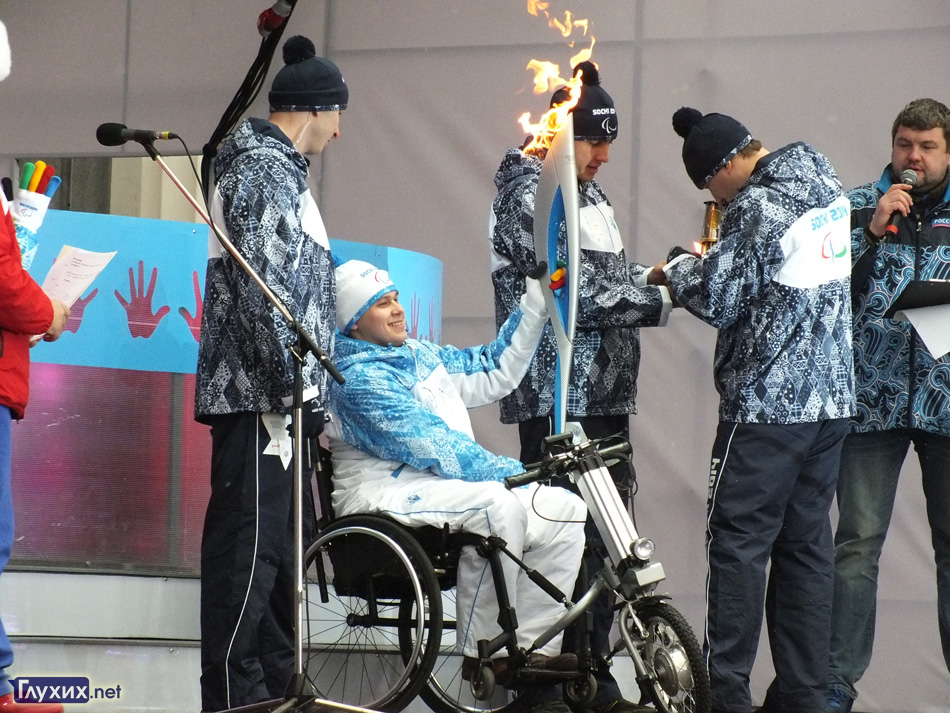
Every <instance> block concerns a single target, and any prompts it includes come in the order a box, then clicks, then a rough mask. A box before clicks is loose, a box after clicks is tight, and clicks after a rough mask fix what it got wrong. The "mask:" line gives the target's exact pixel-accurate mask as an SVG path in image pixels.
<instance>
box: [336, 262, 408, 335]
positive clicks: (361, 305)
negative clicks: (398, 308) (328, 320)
mask: <svg viewBox="0 0 950 713" xmlns="http://www.w3.org/2000/svg"><path fill="white" fill-rule="evenodd" d="M335 275H336V326H337V329H339V330H340V331H341V332H342V333H343V334H349V332H350V330H351V329H352V328H353V325H354V324H356V322H357V321H358V320H359V318H360V317H362V316H363V314H364V313H365V312H366V310H368V309H369V308H370V307H372V306H373V305H374V304H375V303H376V300H378V299H379V298H380V297H382V296H383V295H385V294H387V293H388V292H395V291H396V286H395V285H394V284H393V281H392V280H390V279H389V273H388V272H386V271H385V270H378V269H376V267H375V266H374V265H370V264H369V263H368V262H363V261H362V260H348V261H347V262H344V263H343V264H341V265H340V266H339V267H337V268H336V270H335Z"/></svg>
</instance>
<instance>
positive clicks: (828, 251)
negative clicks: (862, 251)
mask: <svg viewBox="0 0 950 713" xmlns="http://www.w3.org/2000/svg"><path fill="white" fill-rule="evenodd" d="M849 239H850V236H849ZM836 242H837V245H836V244H835V243H836ZM839 246H840V247H839ZM847 254H848V244H847V243H846V242H843V241H840V240H839V241H836V240H835V236H834V234H833V233H828V234H827V235H826V236H825V238H824V240H823V241H822V244H821V256H822V257H823V258H824V259H825V260H833V259H835V258H839V257H844V256H845V255H847Z"/></svg>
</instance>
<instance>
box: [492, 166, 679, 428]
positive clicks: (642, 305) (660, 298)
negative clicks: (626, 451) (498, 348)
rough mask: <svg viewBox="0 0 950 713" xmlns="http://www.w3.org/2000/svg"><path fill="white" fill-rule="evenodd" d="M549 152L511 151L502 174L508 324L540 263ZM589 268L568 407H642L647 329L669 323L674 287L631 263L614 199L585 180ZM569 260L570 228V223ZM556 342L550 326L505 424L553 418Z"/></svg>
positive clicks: (499, 277)
mask: <svg viewBox="0 0 950 713" xmlns="http://www.w3.org/2000/svg"><path fill="white" fill-rule="evenodd" d="M541 166H542V162H541V160H540V159H538V158H536V157H534V156H531V155H528V154H525V153H523V152H522V151H520V150H519V149H511V150H509V151H508V152H507V153H506V154H505V157H504V159H503V160H502V162H501V166H500V167H499V169H498V172H497V174H496V175H495V185H496V186H497V187H498V195H497V196H496V197H495V200H494V202H493V203H492V218H491V226H490V238H491V244H492V284H493V285H494V288H495V322H496V325H501V324H502V323H503V322H504V321H505V320H506V319H507V318H508V316H509V315H510V314H511V313H512V310H514V308H515V307H516V306H517V305H518V300H519V298H520V297H521V295H522V294H523V293H524V289H525V275H527V274H529V273H530V272H531V271H532V270H534V268H535V267H536V266H537V257H536V256H535V252H534V198H535V193H536V192H537V189H538V176H539V175H540V174H541ZM579 198H580V213H581V270H580V272H581V275H580V280H581V281H580V290H579V299H578V316H577V333H576V335H575V338H574V365H573V369H572V371H571V380H570V387H569V389H568V398H567V411H568V414H570V415H572V416H619V415H623V414H631V413H636V410H637V409H636V399H637V373H638V371H639V370H640V332H639V330H638V329H637V327H653V326H658V325H663V324H665V323H666V319H667V316H668V314H669V311H670V309H671V308H672V303H671V302H670V300H669V295H668V293H667V292H666V288H661V287H656V286H648V285H646V273H647V272H648V271H649V269H650V268H649V267H648V266H646V265H639V264H636V263H628V262H627V259H626V256H625V255H624V251H623V245H622V243H621V239H620V231H619V229H618V227H617V223H616V221H615V219H614V212H613V207H612V206H611V205H610V203H609V202H608V200H607V196H606V195H604V192H603V190H602V189H601V187H600V184H598V183H597V181H583V182H581V183H580V184H579ZM559 240H560V243H559V245H560V251H561V253H562V254H561V255H560V258H561V259H565V251H566V245H567V227H566V225H565V224H564V223H563V222H562V223H561V234H560V238H559ZM556 360H557V346H556V343H555V341H554V330H553V329H552V328H551V327H550V326H549V327H548V328H547V329H546V330H545V333H544V335H543V336H542V338H541V344H540V346H539V347H538V353H537V355H536V356H535V358H534V361H533V362H532V363H531V367H530V369H529V371H528V374H527V375H526V376H525V378H524V380H523V381H522V382H521V384H520V385H519V386H518V389H517V390H516V391H515V392H514V393H513V394H512V395H511V396H508V397H506V398H505V399H503V400H502V402H501V421H502V423H518V422H521V421H527V420H528V419H531V418H536V417H539V416H547V415H549V414H550V413H551V412H552V410H553V409H554V382H555V366H556Z"/></svg>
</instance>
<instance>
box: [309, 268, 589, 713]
mask: <svg viewBox="0 0 950 713" xmlns="http://www.w3.org/2000/svg"><path fill="white" fill-rule="evenodd" d="M336 283H337V307H336V320H337V327H338V328H339V331H340V335H338V337H337V341H336V348H335V352H334V360H335V361H336V364H337V366H338V368H339V370H340V372H341V373H342V374H343V376H344V377H345V383H343V384H342V385H339V384H335V383H334V384H332V385H331V390H330V411H331V414H332V415H331V420H330V423H329V425H328V427H327V429H326V432H327V435H328V436H329V439H330V450H331V452H332V457H333V509H334V512H335V514H336V516H337V517H341V516H344V515H351V514H355V513H382V514H385V515H387V516H389V517H391V518H393V519H394V520H396V521H398V522H400V523H402V524H404V525H407V526H410V527H421V526H423V525H434V526H436V527H443V526H445V525H446V524H447V525H448V527H449V529H450V530H451V531H453V532H458V531H464V532H471V533H475V534H479V535H482V536H485V537H487V536H490V535H496V536H498V537H501V538H502V539H503V540H505V541H506V543H507V549H508V550H509V551H510V552H512V554H514V555H515V556H516V557H519V558H520V559H522V560H523V561H524V563H525V564H526V565H527V566H528V567H530V568H531V569H534V570H537V571H538V572H540V573H541V574H543V575H544V576H545V577H546V578H547V579H548V580H550V582H551V583H552V584H554V585H555V586H556V587H557V588H558V589H560V590H561V591H562V592H566V593H570V592H571V591H572V590H573V587H574V582H575V580H576V578H577V572H578V568H579V566H580V561H581V555H582V552H583V548H584V521H585V518H586V507H585V505H584V503H583V501H582V500H581V499H580V498H578V497H577V496H575V495H573V494H572V493H570V492H568V491H567V490H565V489H563V488H559V487H550V486H545V485H540V486H539V485H531V486H525V487H521V488H516V489H514V490H507V489H506V488H505V487H504V485H503V483H502V481H503V479H504V478H505V477H506V476H509V475H514V474H516V473H520V472H522V471H523V470H524V468H523V466H522V464H521V463H520V462H518V461H516V460H514V459H512V458H508V457H505V456H500V455H496V454H494V453H491V452H489V451H487V450H485V449H484V448H482V447H481V446H480V445H479V444H478V443H476V442H475V440H474V437H473V434H472V425H471V422H470V420H469V417H468V413H467V409H468V408H472V407H475V406H481V405H484V404H488V403H492V402H494V401H496V400H498V399H500V398H501V397H502V396H504V395H506V394H508V393H509V392H511V391H512V390H513V389H514V388H515V386H517V384H518V383H519V382H520V381H521V379H522V377H523V376H524V373H525V370H526V369H527V367H528V364H529V363H530V361H531V359H532V357H533V356H534V352H535V349H536V347H537V344H538V340H539V338H540V336H541V332H542V330H543V328H544V325H545V324H546V321H547V312H546V310H545V307H544V300H543V296H542V292H541V290H542V287H541V286H540V285H539V284H538V282H537V281H536V280H530V279H529V280H528V290H527V292H526V294H525V295H524V297H523V298H522V300H521V303H520V307H519V308H518V309H517V310H515V311H514V313H513V314H512V315H511V317H510V318H509V319H508V321H507V322H505V324H504V325H503V326H502V328H501V330H500V331H499V333H498V337H497V338H496V339H495V340H494V341H493V342H491V343H490V344H487V345H484V346H478V347H471V348H468V349H457V348H455V347H452V346H439V345H437V344H433V343H431V342H425V341H419V340H416V339H410V338H409V337H408V334H407V332H406V320H405V310H404V309H403V307H402V306H401V305H400V303H399V299H398V297H399V293H398V291H397V290H396V287H395V286H394V285H393V283H392V281H391V280H390V279H389V276H388V274H387V273H386V272H385V271H382V270H377V269H376V268H375V267H374V266H372V265H370V264H369V263H366V262H361V261H356V260H351V261H349V262H346V263H343V264H342V265H340V266H338V267H337V269H336ZM502 566H503V569H504V574H505V581H506V582H508V587H509V594H510V598H511V604H512V606H515V607H517V618H518V629H517V637H518V645H519V646H521V647H527V646H528V645H529V644H530V643H531V642H532V641H533V640H534V639H536V638H537V637H538V636H539V635H540V634H541V633H542V632H544V630H545V629H546V628H547V627H548V626H549V624H550V623H551V622H552V621H554V620H555V619H556V618H557V617H558V616H559V615H560V614H561V613H562V612H563V611H564V610H563V606H562V605H561V604H560V603H559V602H556V601H555V600H553V599H552V598H551V597H550V596H549V595H547V594H545V593H544V592H543V591H541V589H539V588H538V587H537V586H536V585H535V584H533V583H532V582H530V581H529V580H528V577H527V575H526V574H525V573H524V572H523V571H522V570H521V569H520V568H519V567H518V566H517V565H516V564H515V563H513V562H512V561H511V560H509V559H508V558H506V557H503V558H502ZM456 607H457V612H456V620H457V634H458V646H459V647H460V648H461V650H462V653H463V655H464V657H465V658H464V664H463V672H465V673H470V672H473V671H474V668H475V666H476V665H477V663H478V659H477V656H478V650H477V646H476V642H477V641H478V640H479V639H490V638H492V637H494V636H496V635H497V634H498V633H499V631H500V629H499V626H498V624H497V623H496V619H497V618H498V612H499V609H498V602H497V598H496V595H495V591H494V586H493V581H492V577H491V572H490V569H489V567H488V560H487V559H485V558H484V557H482V556H481V555H479V554H478V553H477V552H476V551H475V548H474V547H466V548H464V549H463V551H462V555H461V559H460V561H459V566H458V582H457V600H456ZM560 651H561V636H560V635H559V636H557V637H555V638H554V639H553V640H551V641H550V642H548V643H547V644H546V645H545V646H544V647H543V648H542V649H540V650H539V651H538V652H537V655H536V656H533V657H532V659H531V660H530V662H529V664H530V665H531V666H535V667H538V668H547V669H549V670H573V669H576V667H577V658H576V656H575V655H574V654H561V653H560ZM499 653H500V654H504V650H502V651H501V652H499ZM494 664H495V669H496V672H497V674H498V675H499V680H502V678H503V669H504V667H505V663H504V662H503V660H499V659H495V660H494ZM535 709H536V710H541V711H545V713H563V712H565V711H567V708H566V706H564V704H563V703H561V702H560V701H559V700H558V701H554V700H551V701H545V702H543V703H540V704H537V705H536V707H535Z"/></svg>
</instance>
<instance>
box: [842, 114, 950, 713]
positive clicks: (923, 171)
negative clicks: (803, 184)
mask: <svg viewBox="0 0 950 713" xmlns="http://www.w3.org/2000/svg"><path fill="white" fill-rule="evenodd" d="M948 167H950V110H948V109H947V107H946V106H945V105H944V104H941V103H940V102H938V101H935V100H933V99H917V100H915V101H912V102H911V103H910V104H908V105H907V106H906V107H904V108H903V109H902V110H901V112H900V113H899V114H898V115H897V118H896V119H895V120H894V125H893V127H892V129H891V163H890V164H889V165H888V166H887V168H885V169H884V174H883V175H882V176H881V178H880V179H879V180H878V181H877V182H875V183H868V184H867V185H864V186H860V187H859V188H855V189H854V190H852V191H850V192H849V193H848V198H849V200H850V201H851V228H852V232H851V243H852V255H853V256H854V257H855V258H856V263H855V270H854V272H853V274H852V290H853V295H854V341H853V344H854V371H855V392H856V397H857V408H856V410H855V415H854V417H853V418H852V419H851V433H850V434H849V435H848V436H847V437H846V438H845V441H844V447H843V450H842V453H841V470H840V474H839V479H838V490H837V496H838V511H839V517H838V530H837V533H836V534H835V595H834V608H833V614H832V627H831V660H830V669H829V692H828V707H829V710H830V711H832V712H833V713H839V712H840V713H848V712H849V711H850V710H851V706H852V704H853V702H854V699H855V698H856V696H857V691H856V690H855V684H856V683H857V682H858V680H860V678H861V676H862V675H863V674H864V672H865V671H866V670H867V668H868V665H869V664H870V661H871V646H872V644H873V641H874V619H875V605H876V599H877V574H878V559H879V558H880V556H881V549H882V547H883V545H884V537H885V535H886V533H887V529H888V525H889V523H890V519H891V512H892V511H893V508H894V498H895V494H896V492H897V480H898V477H899V475H900V471H901V466H902V465H903V462H904V458H905V456H906V455H907V449H908V447H909V446H910V444H911V443H913V444H914V449H915V450H916V451H917V456H918V458H919V459H920V469H921V472H922V475H923V490H924V495H925V496H926V498H927V517H928V519H929V521H930V528H931V532H932V541H933V547H934V553H935V559H936V563H937V609H938V622H939V627H940V643H941V646H942V648H943V657H944V660H945V662H946V664H947V667H948V668H950V382H948V380H947V378H946V373H947V370H948V368H950V355H946V354H945V355H943V356H941V357H939V358H934V356H933V355H932V354H931V353H930V352H929V351H928V350H927V347H926V346H925V345H924V344H923V342H922V341H921V340H920V337H919V336H918V335H917V333H916V332H915V331H914V328H913V327H912V326H911V324H910V323H909V322H904V321H897V320H893V319H887V318H885V317H884V313H885V312H886V311H887V309H888V308H889V307H890V306H891V305H892V304H893V302H894V301H895V300H896V299H897V296H898V295H899V294H900V292H901V291H902V290H903V289H904V287H905V286H906V285H907V284H908V283H909V282H910V281H911V280H950V188H948ZM859 265H860V266H863V267H861V269H859ZM859 273H860V277H859Z"/></svg>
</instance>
